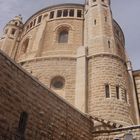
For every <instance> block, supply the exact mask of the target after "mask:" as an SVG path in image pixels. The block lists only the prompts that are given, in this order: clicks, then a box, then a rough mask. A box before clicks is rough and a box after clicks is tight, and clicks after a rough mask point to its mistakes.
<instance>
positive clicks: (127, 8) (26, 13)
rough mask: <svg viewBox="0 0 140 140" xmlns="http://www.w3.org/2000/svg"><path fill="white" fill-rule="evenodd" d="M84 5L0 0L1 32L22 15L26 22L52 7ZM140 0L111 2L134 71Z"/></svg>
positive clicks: (138, 59)
mask: <svg viewBox="0 0 140 140" xmlns="http://www.w3.org/2000/svg"><path fill="white" fill-rule="evenodd" d="M60 3H84V0H69V1H68V0H0V32H1V33H2V29H3V27H4V25H5V24H6V23H7V22H8V21H9V20H10V19H12V18H13V17H15V16H16V15H19V14H21V15H22V17H23V21H24V22H25V21H26V20H27V19H28V18H29V17H30V16H31V15H33V14H34V13H35V12H37V11H39V10H40V9H42V8H45V7H47V6H50V5H54V4H60ZM139 6H140V0H111V8H112V12H113V17H114V19H115V20H116V21H117V22H118V23H119V25H120V26H121V28H122V30H123V32H124V34H125V42H126V46H125V47H126V50H127V53H128V55H129V58H130V60H131V61H132V65H133V69H134V70H137V69H140V8H139Z"/></svg>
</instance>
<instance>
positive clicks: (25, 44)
mask: <svg viewBox="0 0 140 140" xmlns="http://www.w3.org/2000/svg"><path fill="white" fill-rule="evenodd" d="M28 46H29V38H28V39H26V40H25V41H24V42H23V45H22V52H23V53H26V52H27V48H28Z"/></svg>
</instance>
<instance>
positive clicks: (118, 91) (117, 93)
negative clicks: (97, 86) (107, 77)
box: [116, 86, 120, 99]
mask: <svg viewBox="0 0 140 140" xmlns="http://www.w3.org/2000/svg"><path fill="white" fill-rule="evenodd" d="M116 97H117V99H120V88H119V86H116Z"/></svg>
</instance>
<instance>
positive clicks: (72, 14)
mask: <svg viewBox="0 0 140 140" xmlns="http://www.w3.org/2000/svg"><path fill="white" fill-rule="evenodd" d="M69 16H70V17H74V9H71V10H70V11H69Z"/></svg>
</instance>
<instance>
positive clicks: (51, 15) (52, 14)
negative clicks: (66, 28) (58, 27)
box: [50, 11, 54, 19]
mask: <svg viewBox="0 0 140 140" xmlns="http://www.w3.org/2000/svg"><path fill="white" fill-rule="evenodd" d="M52 18H54V11H52V12H50V19H52Z"/></svg>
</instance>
